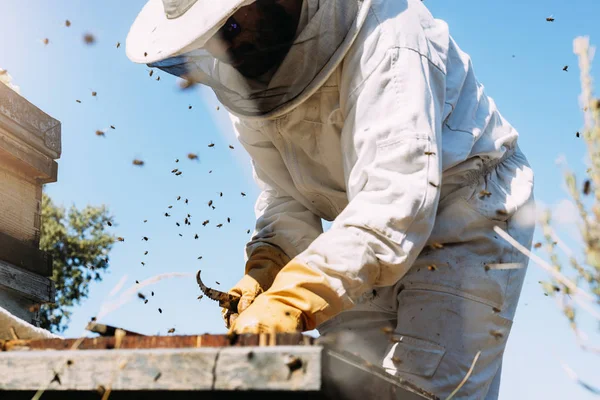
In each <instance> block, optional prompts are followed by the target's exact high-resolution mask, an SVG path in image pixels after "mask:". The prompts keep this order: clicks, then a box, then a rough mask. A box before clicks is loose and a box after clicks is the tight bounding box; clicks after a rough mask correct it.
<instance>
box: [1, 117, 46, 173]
mask: <svg viewBox="0 0 600 400" xmlns="http://www.w3.org/2000/svg"><path fill="white" fill-rule="evenodd" d="M0 158H2V159H3V160H4V162H5V163H6V164H10V165H13V166H16V168H17V169H18V170H19V171H21V173H22V175H23V176H24V177H25V178H26V179H27V180H29V181H32V182H36V183H38V184H42V183H49V182H56V178H57V172H58V164H57V163H56V161H54V160H53V159H52V157H49V156H47V155H45V154H43V153H40V152H39V151H37V150H35V149H32V148H31V147H30V146H29V145H28V144H26V143H23V142H22V141H20V140H18V139H16V138H15V137H14V136H13V135H11V133H10V132H8V131H6V130H4V129H3V128H2V127H1V126H0Z"/></svg>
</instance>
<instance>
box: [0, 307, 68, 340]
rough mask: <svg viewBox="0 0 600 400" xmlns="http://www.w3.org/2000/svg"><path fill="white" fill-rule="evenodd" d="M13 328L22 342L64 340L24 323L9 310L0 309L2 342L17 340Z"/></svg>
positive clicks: (0, 338)
mask: <svg viewBox="0 0 600 400" xmlns="http://www.w3.org/2000/svg"><path fill="white" fill-rule="evenodd" d="M11 328H12V329H14V333H16V335H17V338H18V339H21V340H33V339H62V338H61V337H60V336H58V335H55V334H53V333H51V332H49V331H47V330H45V329H42V328H38V327H36V326H33V325H31V324H30V323H28V322H26V321H23V320H22V319H21V318H18V317H16V316H14V315H13V314H11V313H10V312H8V310H6V309H4V308H2V307H0V340H12V339H15V337H14V335H13V330H12V329H11Z"/></svg>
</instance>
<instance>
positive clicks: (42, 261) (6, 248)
mask: <svg viewBox="0 0 600 400" xmlns="http://www.w3.org/2000/svg"><path fill="white" fill-rule="evenodd" d="M0 260H2V261H5V262H7V263H9V264H12V265H15V266H17V267H20V268H23V269H25V270H27V271H31V272H35V273H36V274H39V275H42V276H51V275H52V257H51V256H50V255H49V254H48V253H46V252H44V251H42V250H40V249H38V248H37V247H34V246H31V245H30V244H27V243H26V242H23V241H21V240H18V239H15V238H14V237H12V236H9V235H7V234H6V233H2V232H0Z"/></svg>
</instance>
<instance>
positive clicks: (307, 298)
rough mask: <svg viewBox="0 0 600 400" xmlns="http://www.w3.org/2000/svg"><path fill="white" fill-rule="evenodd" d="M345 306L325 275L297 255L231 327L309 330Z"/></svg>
mask: <svg viewBox="0 0 600 400" xmlns="http://www.w3.org/2000/svg"><path fill="white" fill-rule="evenodd" d="M342 309H343V304H342V300H341V299H340V297H339V296H338V294H337V292H336V291H335V290H334V289H333V288H332V287H331V286H330V285H329V283H328V281H327V278H326V277H325V275H323V274H322V273H321V272H319V271H317V270H314V269H312V268H310V267H308V266H307V265H304V264H303V263H301V262H299V261H297V260H295V259H294V260H292V261H290V262H289V263H288V264H287V265H286V266H285V267H284V268H283V269H282V270H281V271H279V274H277V278H275V281H274V282H273V285H272V286H271V288H270V289H269V290H267V291H266V292H264V293H263V294H261V295H260V296H258V297H257V298H256V299H255V300H254V303H252V305H250V307H248V308H247V309H246V310H245V311H244V312H243V313H240V315H239V317H238V318H237V319H236V320H235V321H234V322H233V324H232V325H231V329H230V331H232V332H235V333H238V334H242V333H271V332H301V331H309V330H312V329H315V328H316V327H317V325H319V324H321V323H323V322H325V321H326V320H328V319H330V318H332V317H333V316H335V315H336V314H338V313H339V312H341V311H342Z"/></svg>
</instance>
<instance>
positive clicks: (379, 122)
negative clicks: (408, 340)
mask: <svg viewBox="0 0 600 400" xmlns="http://www.w3.org/2000/svg"><path fill="white" fill-rule="evenodd" d="M380 54H381V53H380ZM362 62H363V61H362V60H361V62H356V63H348V64H349V65H344V67H343V69H344V72H343V76H342V79H341V80H342V82H343V84H342V88H341V95H340V97H341V99H343V101H345V102H344V104H342V110H343V112H344V116H345V124H344V128H343V131H342V154H343V156H344V163H345V165H344V168H345V171H346V177H347V193H348V199H349V201H350V202H349V204H348V206H347V207H346V208H345V209H344V211H343V212H342V213H341V214H340V215H339V216H338V217H337V218H336V220H335V221H334V223H333V225H332V227H331V229H330V230H329V231H327V232H326V233H324V234H322V235H320V236H319V237H318V238H317V239H316V240H315V241H314V242H313V243H312V244H311V245H310V246H309V247H308V248H307V249H306V250H305V251H303V252H302V253H301V254H299V255H298V256H296V257H295V258H294V259H293V260H291V261H290V263H288V264H287V265H286V266H285V267H284V268H283V269H282V270H281V271H280V272H279V274H278V275H277V278H276V279H275V281H274V282H273V285H272V286H271V288H270V289H269V290H268V291H266V292H265V293H264V294H262V295H261V296H259V297H257V299H256V301H255V302H254V303H253V305H252V306H250V307H249V308H248V309H247V310H246V312H244V313H243V314H240V317H239V318H238V320H237V321H236V323H235V324H234V326H233V327H232V329H233V330H235V331H237V332H257V331H268V330H269V329H273V328H275V329H277V330H280V331H294V330H310V329H313V328H315V327H316V326H317V325H318V324H320V323H322V322H324V321H326V320H327V319H329V318H331V317H333V316H334V315H336V314H338V313H339V312H341V311H343V310H344V309H348V308H351V307H352V305H353V304H354V303H355V301H356V300H357V299H358V298H359V297H360V296H361V295H362V294H364V293H365V292H367V291H369V290H371V289H372V288H373V286H386V285H393V284H394V283H395V282H397V281H398V280H399V279H400V278H402V277H403V276H404V274H405V273H406V272H407V271H408V269H409V268H410V267H411V265H412V263H413V262H414V260H415V258H416V257H417V256H418V254H419V252H420V251H421V249H422V248H423V247H424V245H425V243H426V241H427V239H428V237H429V235H430V234H431V231H432V229H433V224H434V220H435V215H436V210H437V205H438V200H439V186H440V179H441V160H440V156H441V148H440V146H441V115H442V112H443V105H444V97H445V73H444V72H443V71H442V70H440V69H439V68H438V67H437V66H436V65H434V64H433V63H432V62H431V61H430V60H429V59H428V58H427V57H426V56H424V55H422V54H420V53H418V52H416V51H415V50H411V49H408V48H400V47H395V48H390V49H388V50H387V51H386V52H385V55H384V56H383V57H382V58H381V60H379V61H378V63H377V65H376V66H375V67H373V68H372V69H371V70H370V71H369V70H366V71H365V70H363V69H364V67H362V66H361V65H362V64H361V63H362ZM367 64H368V63H367ZM357 76H358V77H364V79H363V78H361V80H359V81H357V79H356V77H357Z"/></svg>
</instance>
